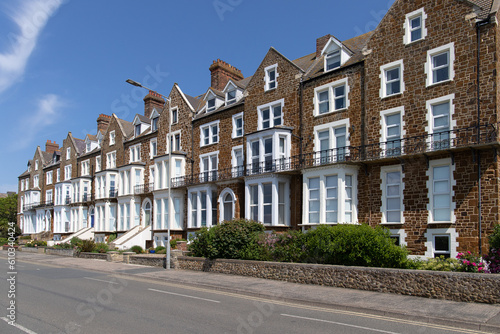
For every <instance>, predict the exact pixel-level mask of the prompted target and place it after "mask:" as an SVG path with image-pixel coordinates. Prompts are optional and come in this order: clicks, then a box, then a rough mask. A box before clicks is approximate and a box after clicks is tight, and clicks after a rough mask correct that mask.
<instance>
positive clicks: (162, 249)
mask: <svg viewBox="0 0 500 334" xmlns="http://www.w3.org/2000/svg"><path fill="white" fill-rule="evenodd" d="M164 250H166V248H165V247H163V246H158V247H156V248H155V253H159V252H161V251H164Z"/></svg>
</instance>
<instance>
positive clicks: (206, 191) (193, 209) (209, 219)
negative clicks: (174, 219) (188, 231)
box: [186, 186, 217, 228]
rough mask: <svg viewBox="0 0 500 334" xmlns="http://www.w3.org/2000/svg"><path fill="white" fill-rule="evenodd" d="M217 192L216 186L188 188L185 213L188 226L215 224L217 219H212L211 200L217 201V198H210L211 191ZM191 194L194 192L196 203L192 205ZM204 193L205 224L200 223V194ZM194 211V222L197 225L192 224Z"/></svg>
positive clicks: (199, 226)
mask: <svg viewBox="0 0 500 334" xmlns="http://www.w3.org/2000/svg"><path fill="white" fill-rule="evenodd" d="M213 192H217V188H216V187H213V186H202V187H194V188H191V189H189V190H188V197H187V205H188V207H187V211H186V212H187V213H188V228H201V227H212V226H214V225H216V224H217V221H213V220H212V207H213V202H214V201H217V198H212V193H213ZM193 194H196V203H195V204H194V207H193ZM202 194H205V196H206V197H205V200H206V202H205V203H206V204H205V212H206V225H205V226H202V225H201V216H202V208H201V195H202ZM193 212H195V213H196V223H197V226H193V219H192V214H193Z"/></svg>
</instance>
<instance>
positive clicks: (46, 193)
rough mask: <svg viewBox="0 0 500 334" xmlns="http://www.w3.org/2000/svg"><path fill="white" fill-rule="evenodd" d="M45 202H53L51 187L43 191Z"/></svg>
mask: <svg viewBox="0 0 500 334" xmlns="http://www.w3.org/2000/svg"><path fill="white" fill-rule="evenodd" d="M49 195H50V196H49ZM49 197H50V199H49ZM45 202H46V203H51V202H52V203H53V202H54V191H53V190H52V189H49V190H47V191H45Z"/></svg>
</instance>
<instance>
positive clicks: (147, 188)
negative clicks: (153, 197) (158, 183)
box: [134, 183, 154, 195]
mask: <svg viewBox="0 0 500 334" xmlns="http://www.w3.org/2000/svg"><path fill="white" fill-rule="evenodd" d="M153 190H154V183H145V184H140V185H137V186H135V187H134V194H136V195H139V194H149V193H151V192H152V191H153Z"/></svg>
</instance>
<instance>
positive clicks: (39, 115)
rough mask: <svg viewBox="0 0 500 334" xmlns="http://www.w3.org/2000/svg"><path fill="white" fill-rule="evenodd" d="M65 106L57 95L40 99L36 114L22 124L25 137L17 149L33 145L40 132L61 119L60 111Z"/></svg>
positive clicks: (22, 137) (49, 95)
mask: <svg viewBox="0 0 500 334" xmlns="http://www.w3.org/2000/svg"><path fill="white" fill-rule="evenodd" d="M64 105H65V104H64V102H63V100H62V99H61V98H60V97H59V96H58V95H55V94H47V95H45V96H43V97H42V98H41V99H39V100H38V102H37V107H36V110H35V111H34V113H30V114H29V115H28V118H27V119H26V120H24V121H23V122H22V124H23V125H22V129H20V133H22V134H23V135H22V136H21V137H20V139H19V140H17V141H16V144H15V146H16V149H21V148H26V147H27V146H29V145H31V143H32V142H33V140H34V138H35V137H36V136H37V135H38V133H39V132H40V131H42V130H43V129H44V128H45V127H47V126H50V125H52V124H54V123H55V122H56V120H57V119H59V109H60V108H62V107H64Z"/></svg>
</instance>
